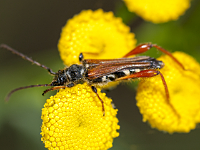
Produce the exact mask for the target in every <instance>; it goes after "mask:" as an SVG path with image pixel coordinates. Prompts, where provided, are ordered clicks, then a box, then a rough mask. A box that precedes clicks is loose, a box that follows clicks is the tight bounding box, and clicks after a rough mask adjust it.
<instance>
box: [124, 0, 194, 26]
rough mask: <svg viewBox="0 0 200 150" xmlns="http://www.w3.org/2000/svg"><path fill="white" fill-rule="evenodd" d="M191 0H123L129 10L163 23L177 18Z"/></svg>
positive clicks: (146, 18)
mask: <svg viewBox="0 0 200 150" xmlns="http://www.w3.org/2000/svg"><path fill="white" fill-rule="evenodd" d="M190 1H191V0H167V1H161V0H124V2H125V3H126V5H127V7H128V9H129V11H131V12H135V13H136V14H137V15H139V16H141V17H142V18H143V19H145V20H147V21H151V22H153V23H163V22H167V21H170V20H177V19H178V18H179V16H181V15H182V14H184V12H185V11H186V10H187V9H188V8H189V7H190Z"/></svg>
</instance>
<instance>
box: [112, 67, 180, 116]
mask: <svg viewBox="0 0 200 150" xmlns="http://www.w3.org/2000/svg"><path fill="white" fill-rule="evenodd" d="M156 75H160V77H161V80H162V83H163V85H164V88H165V93H166V102H167V104H168V105H169V106H170V107H171V108H172V110H173V111H174V112H175V113H176V114H177V116H178V117H180V116H179V114H178V113H177V112H176V110H175V108H174V107H173V106H172V104H171V103H170V100H169V99H170V97H169V90H168V87H167V83H166V81H165V78H164V76H163V75H162V73H161V72H160V71H158V70H153V69H149V70H142V71H140V72H137V73H134V74H131V75H129V76H124V77H121V78H118V79H116V81H120V80H126V79H134V78H141V77H153V76H156Z"/></svg>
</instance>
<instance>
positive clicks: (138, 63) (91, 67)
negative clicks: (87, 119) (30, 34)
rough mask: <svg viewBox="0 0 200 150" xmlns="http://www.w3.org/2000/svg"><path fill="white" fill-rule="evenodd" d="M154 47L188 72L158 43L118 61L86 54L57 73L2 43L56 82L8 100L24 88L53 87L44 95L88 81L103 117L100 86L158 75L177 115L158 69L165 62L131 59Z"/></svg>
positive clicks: (140, 46)
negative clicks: (86, 55) (23, 91)
mask: <svg viewBox="0 0 200 150" xmlns="http://www.w3.org/2000/svg"><path fill="white" fill-rule="evenodd" d="M152 47H154V48H156V49H158V50H160V51H161V52H163V53H165V54H166V55H168V56H170V57H171V58H172V59H173V60H174V61H175V62H176V63H177V64H178V65H179V66H180V67H181V68H182V69H184V70H185V68H184V66H183V65H182V64H181V63H180V62H179V61H178V60H177V59H176V58H175V57H174V56H173V55H172V54H171V53H170V52H168V51H167V50H165V49H164V48H162V47H160V46H158V45H156V44H151V43H145V44H140V45H138V46H137V47H136V48H134V49H133V50H131V51H130V52H129V53H128V54H126V55H125V56H124V57H122V58H118V59H84V57H83V54H82V53H80V55H79V61H80V63H81V64H73V65H71V66H69V67H66V68H64V69H62V70H58V72H53V71H52V69H50V68H49V67H47V66H45V65H42V64H40V63H39V62H37V61H35V60H33V59H31V58H30V57H28V56H26V55H24V54H22V53H20V52H18V51H17V50H15V49H13V48H11V47H9V46H8V45H6V44H1V45H0V48H4V49H6V50H8V51H11V52H12V53H14V54H16V55H18V56H20V57H22V58H23V59H25V60H28V61H30V62H32V63H33V64H35V65H37V66H40V67H42V68H44V69H46V70H47V71H48V72H49V73H50V74H51V75H53V76H54V79H53V80H52V82H51V83H50V84H37V85H29V86H24V87H19V88H16V89H14V90H12V91H11V92H10V93H9V94H8V95H7V97H6V101H8V99H9V98H10V96H11V95H12V94H13V93H14V92H16V91H18V90H21V89H26V88H32V87H41V86H51V88H49V89H47V90H45V91H44V92H43V93H42V95H44V94H45V93H47V92H49V91H53V90H59V89H61V88H66V87H69V88H70V87H73V86H75V85H76V84H80V83H83V82H87V84H88V85H90V87H91V89H92V91H93V92H94V93H96V95H97V97H98V98H99V100H100V101H101V104H102V111H103V114H105V109H104V103H103V100H102V99H101V98H100V96H99V95H98V93H97V89H96V86H97V85H98V86H101V85H105V84H107V83H109V82H113V81H123V80H131V79H136V78H143V77H153V76H156V75H160V76H161V80H162V83H163V86H164V89H165V93H166V99H167V103H168V104H169V105H170V107H171V108H172V109H173V110H174V112H176V111H175V109H174V107H173V106H172V105H171V104H170V101H169V91H168V87H167V84H166V81H165V79H164V76H163V75H162V73H161V72H160V71H159V69H161V68H163V67H164V63H163V62H162V61H159V60H156V59H155V58H152V57H149V56H135V57H130V56H133V55H136V54H140V53H143V52H146V51H148V50H149V49H151V48H152ZM129 57H130V58H129Z"/></svg>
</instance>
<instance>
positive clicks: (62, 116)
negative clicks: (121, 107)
mask: <svg viewBox="0 0 200 150" xmlns="http://www.w3.org/2000/svg"><path fill="white" fill-rule="evenodd" d="M98 94H99V96H100V97H101V99H102V100H103V101H104V107H105V116H103V112H102V105H101V102H100V100H99V99H98V97H97V96H96V94H95V93H94V92H93V91H92V90H91V87H90V86H88V85H87V84H86V83H85V84H78V85H76V86H74V87H72V88H66V89H61V90H60V91H59V92H58V93H57V94H56V95H55V96H51V97H50V99H47V101H46V103H45V105H44V108H43V109H42V117H41V118H42V120H43V123H42V127H41V130H42V132H41V135H42V141H43V142H44V144H45V147H46V148H48V149H49V150H67V149H70V150H73V149H74V150H75V149H82V150H83V149H87V150H89V149H95V150H106V149H108V148H110V147H112V142H113V138H114V137H117V136H119V133H118V132H117V131H116V130H117V129H119V125H117V123H118V119H117V118H116V114H117V109H113V108H112V104H111V102H112V100H111V99H109V98H107V97H106V96H105V93H101V92H100V89H98Z"/></svg>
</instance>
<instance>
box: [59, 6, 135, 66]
mask: <svg viewBox="0 0 200 150" xmlns="http://www.w3.org/2000/svg"><path fill="white" fill-rule="evenodd" d="M134 36H135V35H134V34H133V33H130V28H129V27H128V26H126V25H124V24H123V23H122V20H121V18H116V17H114V16H113V13H112V12H103V10H102V9H98V10H96V11H92V10H84V11H82V12H81V13H80V14H78V15H76V16H74V17H73V18H72V19H70V20H68V21H67V24H66V25H65V26H64V27H63V29H62V32H61V37H60V40H59V43H58V49H59V52H60V56H61V59H62V60H63V61H64V64H65V65H67V66H70V65H72V64H77V63H79V59H78V58H79V54H80V53H83V55H84V58H85V59H88V58H89V59H106V58H109V59H111V58H121V57H122V56H124V55H125V54H126V53H128V52H129V51H130V50H131V49H133V48H134V47H135V44H136V40H135V39H134Z"/></svg>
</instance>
